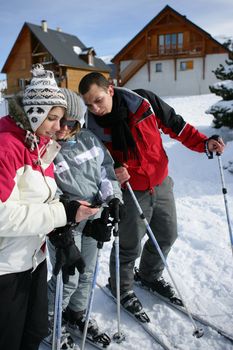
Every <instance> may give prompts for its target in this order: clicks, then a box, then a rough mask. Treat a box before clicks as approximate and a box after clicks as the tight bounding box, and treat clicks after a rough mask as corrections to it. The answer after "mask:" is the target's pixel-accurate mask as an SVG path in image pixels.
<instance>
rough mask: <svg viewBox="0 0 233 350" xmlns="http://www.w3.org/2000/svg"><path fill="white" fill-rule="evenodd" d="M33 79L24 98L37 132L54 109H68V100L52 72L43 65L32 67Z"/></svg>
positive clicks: (26, 108)
mask: <svg viewBox="0 0 233 350" xmlns="http://www.w3.org/2000/svg"><path fill="white" fill-rule="evenodd" d="M31 72H32V79H31V82H30V84H29V85H28V86H27V87H26V89H25V92H24V96H23V101H22V102H23V107H24V110H25V113H26V115H27V117H28V119H29V122H30V125H31V128H32V130H33V131H36V130H37V129H38V127H39V126H40V125H41V124H42V123H43V121H44V120H45V119H46V117H47V115H48V113H49V111H50V110H51V108H53V107H64V108H67V102H66V99H65V97H64V95H63V93H62V92H61V90H60V89H59V87H58V86H57V83H56V81H55V78H54V74H53V72H52V71H49V70H45V69H44V67H43V66H42V65H41V64H36V65H33V66H32V71H31Z"/></svg>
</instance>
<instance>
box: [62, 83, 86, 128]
mask: <svg viewBox="0 0 233 350" xmlns="http://www.w3.org/2000/svg"><path fill="white" fill-rule="evenodd" d="M61 92H62V93H63V95H64V96H65V99H66V102H67V110H66V114H67V116H68V117H70V118H73V119H75V120H78V121H79V122H80V123H81V124H82V123H83V121H84V114H85V112H86V106H85V104H84V102H83V100H82V98H81V97H80V96H79V95H78V94H77V93H76V92H74V91H72V90H70V89H65V88H61Z"/></svg>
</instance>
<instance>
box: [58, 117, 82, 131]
mask: <svg viewBox="0 0 233 350" xmlns="http://www.w3.org/2000/svg"><path fill="white" fill-rule="evenodd" d="M77 124H78V121H77V120H66V119H61V121H60V125H61V127H64V126H67V127H68V128H69V129H73V128H74V127H75V126H76V125H77Z"/></svg>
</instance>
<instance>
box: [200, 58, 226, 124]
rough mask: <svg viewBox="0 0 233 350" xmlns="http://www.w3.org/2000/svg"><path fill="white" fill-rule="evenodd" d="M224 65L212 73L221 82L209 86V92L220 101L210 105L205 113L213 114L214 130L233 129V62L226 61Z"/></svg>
mask: <svg viewBox="0 0 233 350" xmlns="http://www.w3.org/2000/svg"><path fill="white" fill-rule="evenodd" d="M225 62H226V65H225V66H223V65H222V64H220V65H219V67H218V68H217V69H216V70H215V71H213V72H214V74H215V75H216V78H217V79H219V80H221V81H220V82H217V83H215V84H213V85H211V86H210V87H209V88H210V91H211V92H213V93H215V94H216V95H217V96H221V97H222V100H220V101H219V102H217V103H215V104H214V105H212V106H211V107H210V108H209V109H208V110H207V111H206V113H208V114H213V116H214V120H213V124H214V127H215V128H221V127H222V126H227V127H229V128H230V129H233V60H226V61H225Z"/></svg>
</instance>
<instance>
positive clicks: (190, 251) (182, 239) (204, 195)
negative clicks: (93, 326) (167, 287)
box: [86, 94, 233, 350]
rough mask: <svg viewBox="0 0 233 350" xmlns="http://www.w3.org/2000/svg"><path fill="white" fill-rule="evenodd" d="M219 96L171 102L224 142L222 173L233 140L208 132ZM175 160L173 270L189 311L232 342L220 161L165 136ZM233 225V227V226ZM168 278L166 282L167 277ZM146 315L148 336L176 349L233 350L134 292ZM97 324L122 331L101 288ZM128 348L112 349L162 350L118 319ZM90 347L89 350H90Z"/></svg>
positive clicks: (104, 267) (231, 178)
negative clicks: (153, 335) (195, 334)
mask: <svg viewBox="0 0 233 350" xmlns="http://www.w3.org/2000/svg"><path fill="white" fill-rule="evenodd" d="M218 100H219V97H217V96H216V95H214V94H209V95H201V96H188V97H179V98H172V97H170V98H166V101H167V102H168V103H169V104H170V105H171V106H173V107H174V108H175V110H176V112H177V113H179V114H181V115H182V116H183V117H184V119H185V120H186V121H187V122H189V123H190V124H192V125H194V126H196V127H197V128H198V129H199V130H200V131H201V132H203V133H205V134H206V135H208V136H210V135H212V134H216V133H220V134H221V135H222V137H223V139H224V140H225V141H228V142H227V146H226V150H225V153H224V155H223V156H222V162H223V165H228V162H229V161H232V160H233V142H232V141H230V140H233V136H232V132H229V131H228V130H223V131H222V130H216V129H213V128H212V127H211V122H212V116H211V115H207V114H205V111H206V110H207V109H208V107H209V106H210V105H211V104H213V103H215V102H217V101H218ZM163 138H164V145H165V148H166V151H167V154H168V157H169V160H170V163H169V168H170V175H171V176H172V178H173V179H174V182H175V186H174V192H175V197H176V203H177V214H178V229H179V238H178V239H177V241H176V243H175V245H174V246H173V248H172V250H171V252H170V255H169V258H168V264H169V266H170V269H171V271H172V274H173V276H174V278H175V280H176V282H177V285H178V287H179V289H180V291H181V293H182V295H183V297H184V300H185V301H186V303H187V305H188V306H189V308H190V309H191V310H193V311H195V312H196V313H198V314H200V315H202V316H203V317H205V318H206V319H208V320H210V321H211V322H213V323H215V324H216V325H219V326H221V327H223V328H224V329H226V330H227V331H228V332H229V333H231V334H233V324H232V321H233V283H232V281H233V257H232V253H231V246H230V239H229V233H228V226H227V220H226V213H225V207H224V200H223V194H222V184H221V178H220V172H219V166H218V160H217V158H216V157H214V159H212V160H208V159H207V157H206V156H205V155H204V154H199V153H195V152H192V151H190V150H188V149H187V148H185V147H184V146H182V145H181V144H180V143H179V142H176V141H174V140H172V139H170V138H169V137H167V136H163ZM224 176H225V182H226V187H227V190H228V194H227V199H228V205H229V212H230V215H231V217H232V218H233V175H232V174H231V173H230V172H229V171H227V170H225V171H224ZM231 224H233V222H232V221H231ZM110 248H111V244H110V243H108V244H105V246H104V248H103V250H102V255H101V263H100V271H99V275H98V281H99V282H100V283H101V284H103V285H104V284H106V282H107V279H108V276H109V273H108V258H109V253H110ZM165 277H166V278H167V279H169V277H168V275H167V273H165ZM135 290H136V293H137V295H138V297H139V298H140V300H141V301H142V303H143V306H144V308H145V311H146V312H148V314H149V316H150V318H151V321H152V322H151V328H152V329H153V330H155V331H157V332H158V334H160V336H161V337H162V338H163V339H164V341H165V342H166V341H167V340H169V342H170V343H171V344H173V346H171V349H174V348H175V347H174V346H176V347H177V348H178V349H182V350H196V349H198V350H232V349H233V344H232V343H231V342H230V341H228V340H226V339H225V338H224V337H222V336H221V335H219V334H218V333H216V332H215V331H213V330H211V329H209V328H206V327H203V328H204V330H205V335H204V336H203V337H202V338H200V339H196V338H194V337H193V336H192V332H193V326H192V324H191V322H190V321H189V319H188V318H187V317H185V316H182V315H181V314H180V313H179V312H178V311H173V310H171V309H170V308H169V307H167V306H166V305H165V304H164V303H162V302H160V301H158V300H156V299H155V298H154V297H153V296H152V295H150V294H149V293H148V292H147V291H144V290H141V289H138V288H135ZM93 316H94V317H95V318H96V320H97V321H98V323H99V325H100V326H101V328H102V329H103V330H105V331H106V332H108V333H109V334H110V335H113V334H114V333H115V332H116V331H117V322H116V305H115V304H114V303H113V302H112V301H111V300H110V299H109V298H107V297H106V296H105V295H104V294H103V292H102V291H101V290H100V289H99V288H98V287H97V288H96V290H95V297H94V304H93ZM121 324H122V330H123V331H124V333H125V334H126V341H125V342H124V343H122V344H120V345H119V344H112V345H111V349H114V350H117V349H119V350H120V349H127V350H139V349H140V350H141V349H143V350H144V349H145V350H151V349H161V347H160V346H159V345H158V344H157V343H155V342H153V340H152V339H151V338H150V336H149V335H147V334H146V333H145V332H144V331H143V329H142V328H141V327H140V326H139V325H138V324H137V323H136V322H135V321H134V320H133V319H132V318H130V317H129V316H128V315H126V314H125V313H123V312H122V313H121ZM91 348H92V347H91V346H90V345H86V349H91Z"/></svg>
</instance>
